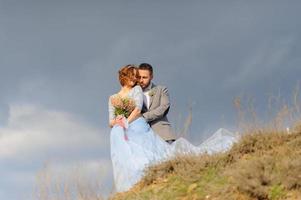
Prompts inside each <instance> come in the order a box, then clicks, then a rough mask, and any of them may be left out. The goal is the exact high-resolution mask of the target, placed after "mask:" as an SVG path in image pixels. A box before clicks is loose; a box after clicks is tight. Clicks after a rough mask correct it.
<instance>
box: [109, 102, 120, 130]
mask: <svg viewBox="0 0 301 200" xmlns="http://www.w3.org/2000/svg"><path fill="white" fill-rule="evenodd" d="M111 97H112V96H110V98H109V102H108V106H109V126H110V128H112V127H113V126H115V125H116V124H118V121H117V120H118V119H116V118H115V115H114V112H115V108H114V106H113V105H112V103H111Z"/></svg>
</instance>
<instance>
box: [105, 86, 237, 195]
mask: <svg viewBox="0 0 301 200" xmlns="http://www.w3.org/2000/svg"><path fill="white" fill-rule="evenodd" d="M115 95H116V94H115ZM113 96H114V95H112V96H111V97H113ZM111 97H110V99H111ZM128 97H130V98H132V99H134V100H135V103H136V107H138V108H139V109H141V108H142V104H143V92H142V89H141V87H140V86H135V87H133V88H132V89H131V91H130V92H129V94H128ZM110 99H109V118H110V120H111V119H114V118H115V116H114V107H113V106H112V104H111V100H110ZM125 135H126V136H127V139H126V138H125ZM110 137H111V138H110V142H111V159H112V165H113V175H114V182H115V188H116V191H117V192H124V191H127V190H129V189H130V188H131V187H132V186H133V185H135V184H136V183H137V182H139V180H140V179H141V178H142V177H143V174H144V170H145V169H146V167H148V166H149V165H153V164H156V163H159V162H160V161H164V160H167V159H171V158H172V157H173V156H175V155H178V154H181V153H183V154H187V153H204V152H206V147H204V146H194V145H192V144H190V143H189V142H188V141H187V140H185V139H184V138H180V139H178V140H177V141H176V142H174V143H173V144H172V145H170V144H168V143H166V142H165V141H164V140H163V139H162V138H161V137H160V136H158V135H157V134H156V133H154V131H153V130H152V129H151V128H150V126H149V124H148V123H147V122H146V121H145V119H144V118H143V117H139V118H138V119H136V120H134V121H133V122H131V123H130V124H129V127H128V129H126V130H125V129H123V128H122V127H120V126H119V125H115V126H114V127H113V128H112V129H111V134H110ZM227 137H228V136H227ZM227 139H228V143H227V146H221V145H219V144H215V145H217V146H218V147H219V151H222V150H225V149H227V148H228V147H229V146H230V145H231V144H232V143H233V142H234V141H235V140H236V138H235V137H234V136H233V137H231V136H229V137H228V138H227ZM222 140H223V138H221V137H219V140H215V141H218V143H222ZM209 150H210V149H209Z"/></svg>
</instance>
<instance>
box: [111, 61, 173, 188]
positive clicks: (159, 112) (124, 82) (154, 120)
mask: <svg viewBox="0 0 301 200" xmlns="http://www.w3.org/2000/svg"><path fill="white" fill-rule="evenodd" d="M152 78H153V68H152V66H151V65H150V64H147V63H142V64H140V65H139V67H135V66H134V65H126V66H124V67H122V68H121V69H120V70H119V81H120V85H121V89H120V91H119V92H118V93H116V94H114V95H112V96H110V98H109V119H110V127H111V128H112V129H111V134H110V142H111V159H112V164H113V174H114V182H115V187H116V191H117V192H122V191H126V190H128V189H130V188H131V187H132V186H133V185H134V184H135V183H137V182H138V181H139V180H140V179H141V177H142V176H143V172H144V169H145V168H146V167H147V166H149V165H152V164H156V163H158V162H160V161H163V160H164V159H168V157H169V156H170V147H169V146H170V144H171V143H172V142H173V141H175V136H174V134H173V133H172V129H171V126H170V123H169V121H168V119H167V113H168V111H169V108H170V102H169V94H168V90H167V88H166V87H165V86H159V85H155V84H154V83H152Z"/></svg>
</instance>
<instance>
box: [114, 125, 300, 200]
mask: <svg viewBox="0 0 301 200" xmlns="http://www.w3.org/2000/svg"><path fill="white" fill-rule="evenodd" d="M112 199H114V200H119V199H122V200H123V199H130V200H132V199H158V200H159V199H162V200H163V199H164V200H166V199H187V200H188V199H189V200H190V199H212V200H213V199H216V200H217V199H222V200H227V199H229V200H232V199H241V200H248V199H262V200H264V199H271V200H276V199H301V126H300V125H299V126H296V127H295V128H294V131H293V132H292V133H290V134H288V133H286V132H282V131H268V130H264V131H263V130H258V131H255V132H254V133H252V134H246V135H244V136H243V137H242V138H241V140H240V141H239V142H238V143H237V144H235V145H234V146H233V147H232V149H231V150H229V151H228V152H225V153H222V154H216V155H212V156H210V155H199V156H182V157H178V158H176V159H174V160H171V161H168V162H164V163H162V164H160V165H157V166H152V167H150V168H149V169H148V170H147V172H146V176H145V177H144V179H143V180H142V181H141V182H139V183H138V184H137V185H136V186H135V187H134V188H132V189H131V190H130V191H128V192H125V193H119V194H116V195H115V196H113V197H112Z"/></svg>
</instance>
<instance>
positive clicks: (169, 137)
mask: <svg viewBox="0 0 301 200" xmlns="http://www.w3.org/2000/svg"><path fill="white" fill-rule="evenodd" d="M138 71H139V76H140V86H141V87H142V89H143V93H144V95H143V108H142V116H143V117H144V118H145V119H146V121H147V122H148V123H149V125H150V126H151V128H152V129H153V130H154V132H155V133H157V134H158V135H159V136H160V137H161V138H163V139H164V140H165V141H166V142H168V143H169V144H171V143H172V142H174V141H175V139H176V138H175V136H174V134H173V133H172V129H171V125H170V122H169V121H168V119H167V113H168V111H169V107H170V103H169V94H168V90H167V88H166V87H165V86H161V85H155V84H154V83H152V79H153V67H152V66H151V65H150V64H148V63H142V64H140V65H139V67H138Z"/></svg>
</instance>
